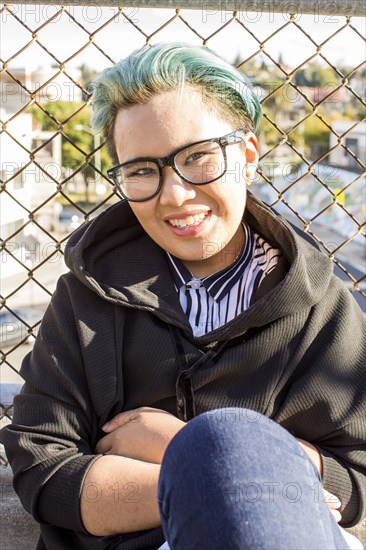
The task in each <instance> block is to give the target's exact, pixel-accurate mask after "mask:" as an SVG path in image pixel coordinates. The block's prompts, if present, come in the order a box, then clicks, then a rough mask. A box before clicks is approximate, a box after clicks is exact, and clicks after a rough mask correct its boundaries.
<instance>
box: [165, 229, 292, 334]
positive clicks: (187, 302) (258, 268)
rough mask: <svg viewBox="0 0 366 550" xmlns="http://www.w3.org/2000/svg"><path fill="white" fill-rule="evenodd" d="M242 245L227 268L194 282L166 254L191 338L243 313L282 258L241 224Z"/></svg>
mask: <svg viewBox="0 0 366 550" xmlns="http://www.w3.org/2000/svg"><path fill="white" fill-rule="evenodd" d="M243 229H244V234H245V244H244V247H243V250H242V251H241V253H240V255H239V257H238V258H237V259H236V260H235V262H234V263H233V264H232V265H230V266H229V267H227V268H225V269H223V270H221V271H218V272H217V273H213V274H212V275H208V276H207V277H203V278H202V279H198V278H196V277H194V276H193V275H192V273H191V272H190V271H189V270H188V269H187V268H186V267H185V265H184V264H183V262H182V261H181V260H179V259H178V258H176V257H174V256H172V255H171V254H169V252H167V253H166V254H167V257H168V263H169V267H170V269H171V272H172V275H173V280H174V284H175V288H176V290H177V292H178V293H179V301H180V304H181V306H182V309H183V311H184V313H185V314H186V315H187V317H188V319H189V323H190V325H191V327H192V330H193V334H194V336H196V337H198V336H202V335H203V334H206V333H208V332H211V331H212V330H214V329H216V328H219V327H221V326H223V325H225V324H226V323H228V322H229V321H231V320H232V319H234V317H236V316H237V315H239V314H240V313H242V312H243V311H245V310H246V309H247V308H248V307H249V305H250V300H251V297H252V295H253V292H254V291H255V290H256V289H257V288H258V286H259V285H260V283H261V281H262V280H263V279H264V277H266V275H268V274H269V273H270V272H271V271H272V270H273V269H274V268H275V266H276V265H277V262H278V259H279V257H280V256H282V253H281V251H280V250H279V249H277V248H273V247H272V246H271V245H270V244H268V243H267V242H266V241H265V240H264V238H263V237H262V236H261V235H259V234H258V233H255V232H254V231H252V229H251V228H250V227H249V225H248V224H247V223H246V222H243Z"/></svg>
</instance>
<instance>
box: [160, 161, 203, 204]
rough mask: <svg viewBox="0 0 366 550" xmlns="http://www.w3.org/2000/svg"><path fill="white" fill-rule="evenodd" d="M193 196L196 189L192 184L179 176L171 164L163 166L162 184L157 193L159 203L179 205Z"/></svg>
mask: <svg viewBox="0 0 366 550" xmlns="http://www.w3.org/2000/svg"><path fill="white" fill-rule="evenodd" d="M195 196H196V189H195V187H194V186H193V185H190V184H189V183H187V182H186V181H184V180H183V179H182V178H180V177H179V175H178V174H177V173H176V172H175V170H173V168H172V167H171V166H164V168H163V186H162V189H161V191H160V195H159V201H160V204H162V205H163V206H164V205H174V206H181V205H182V204H184V203H185V202H186V201H187V200H190V199H194V198H195Z"/></svg>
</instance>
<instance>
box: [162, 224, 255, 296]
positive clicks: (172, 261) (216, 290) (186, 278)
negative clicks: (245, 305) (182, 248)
mask: <svg viewBox="0 0 366 550" xmlns="http://www.w3.org/2000/svg"><path fill="white" fill-rule="evenodd" d="M242 225H243V230H244V234H245V241H244V246H243V249H242V250H241V252H240V254H239V256H238V257H237V259H236V260H235V262H234V263H233V264H231V265H229V266H228V267H226V268H225V269H222V270H221V271H217V272H216V273H213V274H212V275H208V276H207V277H203V278H202V279H198V278H197V277H194V275H192V273H191V272H190V271H189V269H187V267H186V266H185V265H184V263H183V262H182V260H180V259H179V258H176V257H175V256H172V255H171V254H169V252H166V255H167V258H168V264H169V268H170V271H171V273H172V276H173V280H174V284H175V286H176V288H177V290H180V289H181V288H182V287H183V286H186V287H187V289H189V288H190V287H192V286H193V285H194V283H198V284H199V286H201V285H203V286H204V287H205V288H206V290H207V292H208V293H209V294H210V296H211V297H212V298H213V299H214V300H215V301H220V300H221V299H222V298H224V297H225V296H226V295H227V294H228V293H229V292H230V290H231V289H232V288H233V286H234V285H235V284H236V283H237V282H238V280H239V279H240V278H241V277H242V275H243V273H244V271H245V269H246V268H247V267H248V264H249V263H250V261H251V260H252V250H253V242H254V236H253V233H252V230H251V228H250V227H249V225H248V224H247V223H246V222H245V221H243V222H242ZM193 288H195V286H193ZM196 288H199V287H198V286H196Z"/></svg>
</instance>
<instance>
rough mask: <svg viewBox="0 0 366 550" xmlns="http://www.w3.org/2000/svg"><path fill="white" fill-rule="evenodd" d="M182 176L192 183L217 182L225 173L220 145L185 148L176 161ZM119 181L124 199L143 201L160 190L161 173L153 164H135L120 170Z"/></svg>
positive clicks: (146, 162) (202, 144) (212, 142)
mask: <svg viewBox="0 0 366 550" xmlns="http://www.w3.org/2000/svg"><path fill="white" fill-rule="evenodd" d="M174 164H175V167H176V169H177V171H178V172H179V174H180V175H181V176H183V178H185V179H186V180H187V181H189V182H190V183H196V184H203V183H209V182H211V181H214V180H215V179H217V178H219V177H220V176H222V174H223V173H224V171H225V159H224V155H223V152H222V149H221V147H220V145H219V144H218V143H216V142H214V141H206V142H203V143H198V144H195V145H192V146H189V147H187V148H186V149H183V150H182V151H180V152H179V153H177V155H176V156H175V158H174ZM116 176H117V180H118V183H119V185H120V187H121V190H122V192H123V194H124V195H125V197H127V198H129V199H135V200H136V199H137V200H141V199H144V198H145V197H149V196H152V195H153V194H154V193H155V192H156V191H157V189H158V187H159V182H160V172H159V167H158V165H157V163H156V162H154V161H138V162H132V163H129V164H127V165H125V166H122V167H120V169H119V170H118V171H117V174H116Z"/></svg>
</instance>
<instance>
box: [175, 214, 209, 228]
mask: <svg viewBox="0 0 366 550" xmlns="http://www.w3.org/2000/svg"><path fill="white" fill-rule="evenodd" d="M207 214H208V212H201V213H200V214H194V215H193V216H187V218H184V219H174V220H168V221H169V223H170V225H174V226H175V227H187V226H188V227H191V226H192V225H198V224H200V223H201V221H202V220H203V219H204V218H205V217H206V216H207Z"/></svg>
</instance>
